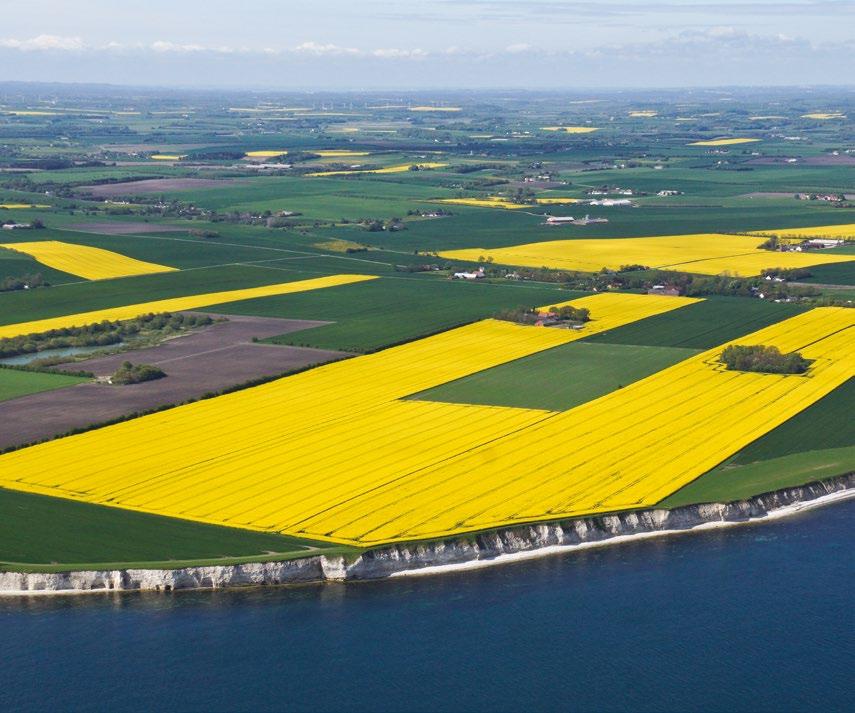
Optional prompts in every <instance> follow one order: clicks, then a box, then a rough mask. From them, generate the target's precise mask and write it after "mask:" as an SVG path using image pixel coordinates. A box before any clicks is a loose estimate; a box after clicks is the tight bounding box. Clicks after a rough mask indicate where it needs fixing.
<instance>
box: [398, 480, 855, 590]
mask: <svg viewBox="0 0 855 713" xmlns="http://www.w3.org/2000/svg"><path fill="white" fill-rule="evenodd" d="M852 498H855V489H851V488H850V489H847V490H840V491H837V492H834V493H830V494H828V495H825V496H822V497H819V498H817V499H816V500H808V501H803V502H798V503H793V504H792V505H787V506H785V507H782V508H779V509H777V510H772V511H770V512H768V513H767V514H766V515H762V516H760V517H756V518H750V519H748V520H722V521H718V522H705V523H701V524H700V525H695V526H694V527H690V528H687V529H683V530H650V531H648V532H637V533H634V534H632V535H616V536H615V537H610V538H608V539H605V540H597V541H594V542H580V543H579V544H575V545H551V546H548V547H541V548H539V549H536V550H528V551H525V552H514V553H509V554H504V555H498V556H496V557H494V558H493V559H488V560H473V561H471V562H460V563H457V564H447V565H436V566H432V567H425V568H423V569H416V570H404V571H401V572H393V573H392V574H390V575H389V577H390V578H392V577H422V576H425V577H430V576H434V575H441V574H448V573H451V572H464V571H469V570H475V569H486V568H488V567H494V566H496V565H502V564H512V563H514V562H526V561H528V560H533V559H538V558H540V557H550V556H553V555H560V554H567V553H570V552H579V551H581V550H589V549H598V548H600V547H609V546H611V545H622V544H626V543H629V542H638V541H641V540H651V539H654V538H657V537H673V536H674V535H690V534H692V533H695V532H703V531H705V530H719V529H723V528H730V527H740V526H746V525H762V524H764V523H766V522H770V521H774V520H781V519H784V518H787V517H792V516H793V515H797V514H799V513H800V512H805V511H808V510H817V509H819V508H821V507H826V506H828V505H833V504H834V503H837V502H844V501H846V500H850V499H852Z"/></svg>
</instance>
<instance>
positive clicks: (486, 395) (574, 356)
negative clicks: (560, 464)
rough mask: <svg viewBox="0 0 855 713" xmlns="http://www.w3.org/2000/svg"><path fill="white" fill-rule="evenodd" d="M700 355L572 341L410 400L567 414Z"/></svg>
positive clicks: (680, 351) (453, 382)
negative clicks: (570, 410)
mask: <svg viewBox="0 0 855 713" xmlns="http://www.w3.org/2000/svg"><path fill="white" fill-rule="evenodd" d="M696 353H697V352H696V351H695V350H693V349H679V348H674V347H638V346H630V345H625V344H599V343H595V342H571V343H570V344H565V345H563V346H560V347H554V348H553V349H549V350H547V351H545V352H540V353H538V354H534V355H532V356H529V357H525V358H523V359H517V360H516V361H513V362H510V363H509V364H503V365H502V366H497V367H494V368H492V369H487V370H486V371H480V372H478V373H476V374H472V375H470V376H466V377H464V378H462V379H458V380H457V381H452V382H450V383H448V384H443V385H442V386H437V387H436V388H433V389H429V390H427V391H422V392H421V393H418V394H414V395H413V396H412V397H410V398H414V399H419V400H423V401H446V402H450V403H464V404H483V405H486V406H515V407H518V408H539V409H546V410H549V411H566V410H567V409H571V408H573V407H574V406H579V405H580V404H583V403H585V402H586V401H591V400H593V399H596V398H599V397H600V396H604V395H605V394H608V393H610V392H612V391H615V390H616V389H620V388H623V387H624V386H627V385H629V384H631V383H632V382H634V381H638V380H639V379H643V378H644V377H645V376H649V375H650V374H654V373H655V372H657V371H661V370H662V369H665V368H666V367H669V366H671V365H672V364H676V363H677V362H678V361H682V360H683V359H687V358H688V357H690V356H692V354H696Z"/></svg>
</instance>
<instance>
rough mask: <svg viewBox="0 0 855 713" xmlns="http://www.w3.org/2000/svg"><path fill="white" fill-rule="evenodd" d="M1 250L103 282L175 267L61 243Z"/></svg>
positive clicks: (15, 245) (16, 245) (11, 246)
mask: <svg viewBox="0 0 855 713" xmlns="http://www.w3.org/2000/svg"><path fill="white" fill-rule="evenodd" d="M0 248H6V249H7V250H14V251H16V252H19V253H24V254H26V255H29V256H30V257H33V258H35V259H36V260H38V261H39V262H40V263H42V264H43V265H47V266H48V267H52V268H53V269H55V270H62V272H67V273H68V274H69V275H77V276H78V277H83V278H85V279H87V280H106V279H110V278H113V277H131V276H133V275H149V274H151V273H155V272H172V271H174V270H175V268H174V267H167V266H166V265H158V264H156V263H153V262H144V261H143V260H135V259H134V258H132V257H128V256H126V255H121V254H119V253H115V252H113V251H112V250H103V249H102V248H93V247H90V246H88V245H75V244H74V243H64V242H62V241H60V240H39V241H34V242H26V243H5V244H0Z"/></svg>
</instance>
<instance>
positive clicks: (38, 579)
mask: <svg viewBox="0 0 855 713" xmlns="http://www.w3.org/2000/svg"><path fill="white" fill-rule="evenodd" d="M851 498H855V473H848V474H846V475H842V476H838V477H836V478H830V479H828V480H822V481H817V482H814V483H808V484H805V485H802V486H797V487H792V488H783V489H781V490H776V491H772V492H769V493H763V494H760V495H756V496H754V497H751V498H748V499H745V500H737V501H732V502H726V503H704V504H698V505H685V506H681V507H678V508H674V509H672V510H662V509H659V510H657V509H649V510H642V511H627V512H623V513H615V514H611V515H602V516H589V517H581V518H575V519H568V520H562V521H557V522H548V523H540V524H532V525H524V526H516V527H512V528H505V529H501V530H495V531H490V532H482V533H473V534H470V535H462V536H457V537H453V538H448V539H445V540H441V541H432V542H422V543H419V542H415V543H410V544H397V545H388V546H384V547H380V548H377V549H372V550H367V551H366V552H364V553H361V554H359V555H357V556H356V557H355V558H353V559H352V560H349V561H348V560H347V559H346V558H345V557H343V556H341V555H337V556H330V557H327V556H325V555H315V556H311V557H305V558H302V559H297V560H285V561H279V562H259V563H252V562H250V563H244V564H235V565H211V566H198V567H183V568H176V569H131V568H128V569H116V570H78V571H67V572H52V573H47V572H20V571H17V572H16V571H12V570H10V571H0V597H31V596H54V595H73V594H95V593H115V592H142V591H146V592H171V591H177V590H205V589H207V590H219V589H225V588H235V587H247V586H289V585H297V584H318V583H323V582H347V581H366V580H380V579H390V578H395V577H413V576H433V575H441V574H447V573H451V572H459V571H466V570H473V569H481V568H484V567H494V566H499V565H502V564H508V563H514V562H522V561H526V560H531V559H535V558H539V557H548V556H553V555H559V554H565V553H568V552H573V551H578V550H584V549H590V548H594V547H603V546H607V545H620V544H623V543H626V542H632V541H639V540H645V539H650V538H654V537H665V536H672V535H677V534H686V533H692V532H696V531H704V530H710V529H718V528H722V527H733V526H737V525H754V524H760V523H763V522H769V521H774V520H778V519H782V518H785V517H791V516H793V515H796V514H798V513H800V512H803V511H806V510H812V509H816V508H820V507H825V506H827V505H831V504H833V503H836V502H843V501H846V500H849V499H851Z"/></svg>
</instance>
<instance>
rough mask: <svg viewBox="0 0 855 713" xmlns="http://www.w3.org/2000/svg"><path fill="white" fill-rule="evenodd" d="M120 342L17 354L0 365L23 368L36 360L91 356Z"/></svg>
mask: <svg viewBox="0 0 855 713" xmlns="http://www.w3.org/2000/svg"><path fill="white" fill-rule="evenodd" d="M120 345H121V342H118V343H116V344H110V345H109V346H103V347H98V346H93V347H58V348H56V349H43V350H42V351H40V352H33V353H30V354H19V355H18V356H13V357H6V358H5V359H0V364H10V365H13V366H24V365H26V364H30V363H32V362H34V361H36V360H38V359H52V358H53V357H61V356H73V355H75V354H91V353H93V352H102V351H105V350H108V349H111V348H117V347H119V346H120Z"/></svg>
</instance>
